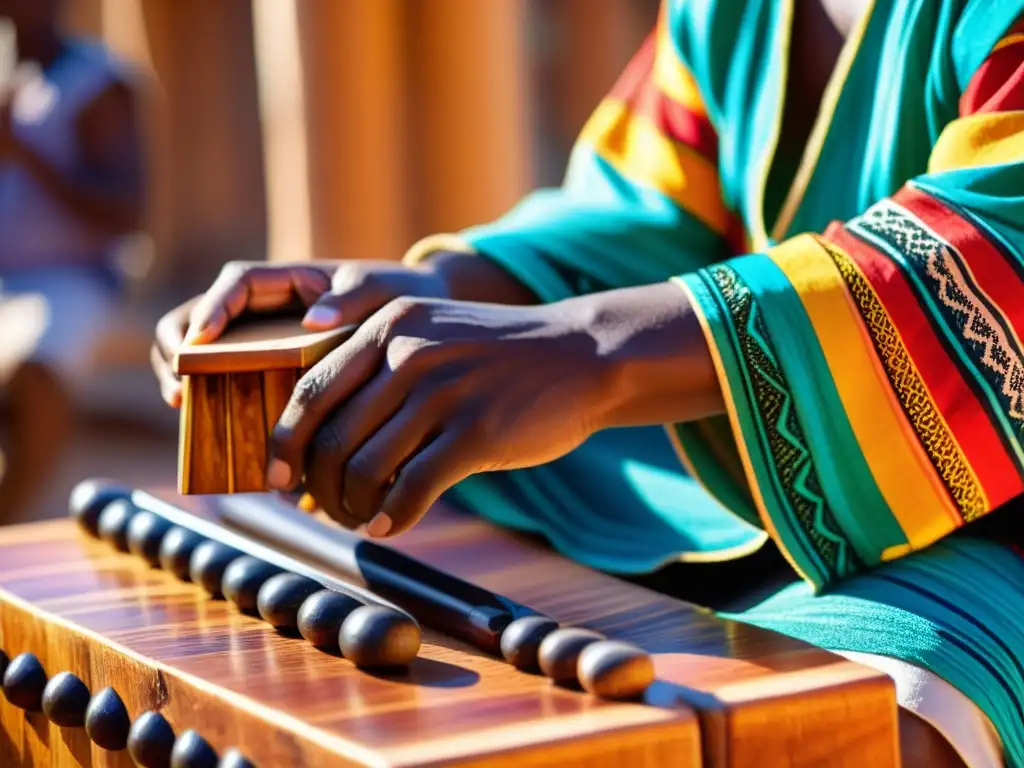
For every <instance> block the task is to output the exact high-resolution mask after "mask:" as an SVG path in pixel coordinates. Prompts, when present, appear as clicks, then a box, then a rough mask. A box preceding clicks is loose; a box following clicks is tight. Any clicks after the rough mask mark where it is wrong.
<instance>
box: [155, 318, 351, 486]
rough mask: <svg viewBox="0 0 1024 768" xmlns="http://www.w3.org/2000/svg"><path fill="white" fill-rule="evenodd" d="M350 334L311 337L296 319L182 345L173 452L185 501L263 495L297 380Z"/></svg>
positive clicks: (250, 325)
mask: <svg viewBox="0 0 1024 768" xmlns="http://www.w3.org/2000/svg"><path fill="white" fill-rule="evenodd" d="M349 333H350V329H348V328H338V329H334V330H330V331H322V332H317V333H314V332H310V331H307V330H305V329H304V328H302V326H301V322H300V320H298V319H297V318H291V319H275V320H270V321H261V322H251V321H250V322H247V323H243V324H242V325H240V326H238V327H235V328H232V329H230V330H229V331H228V332H227V333H225V334H224V336H222V337H221V338H220V339H218V340H217V341H215V342H213V343H211V344H203V345H198V346H184V347H182V348H181V349H180V350H179V351H178V354H177V355H176V357H175V361H174V364H175V370H176V371H177V372H178V373H179V374H181V376H182V383H183V394H182V409H181V428H180V435H179V448H178V491H179V493H182V494H189V495H191V494H211V493H217V494H220V493H258V492H260V491H265V490H267V487H266V464H267V438H268V437H269V435H270V431H271V430H272V429H273V427H274V424H275V423H276V422H277V419H278V418H279V417H280V415H281V413H282V412H283V411H284V407H285V405H286V404H287V402H288V398H289V397H290V396H291V394H292V391H293V390H294V389H295V384H296V382H297V381H298V379H299V377H300V376H301V374H302V373H303V372H305V371H307V370H309V368H310V367H311V366H313V365H315V364H316V363H317V362H318V361H319V360H320V359H322V358H323V357H324V356H325V355H326V354H327V353H328V352H330V351H331V350H332V349H334V347H335V346H337V345H338V344H340V343H341V342H342V341H344V339H345V338H346V337H347V336H348V334H349Z"/></svg>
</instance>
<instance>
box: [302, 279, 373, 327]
mask: <svg viewBox="0 0 1024 768" xmlns="http://www.w3.org/2000/svg"><path fill="white" fill-rule="evenodd" d="M377 282H378V281H376V280H366V279H363V280H360V281H358V282H356V283H355V284H351V283H350V284H349V285H339V281H338V280H335V281H334V286H333V287H332V288H331V290H330V291H329V292H327V293H324V294H323V295H321V296H320V298H319V299H317V300H316V302H314V303H313V304H312V305H311V306H310V308H309V309H308V310H307V312H306V315H305V317H303V318H302V325H303V327H305V328H307V329H308V330H311V331H326V330H329V329H331V328H338V327H340V326H341V325H357V324H359V323H361V322H363V320H365V319H366V318H368V317H369V316H370V315H372V314H373V313H374V312H376V311H377V310H378V309H380V308H381V306H382V305H383V304H386V303H387V302H388V300H390V298H391V296H387V295H383V294H384V293H385V292H383V291H381V290H380V286H379V285H377Z"/></svg>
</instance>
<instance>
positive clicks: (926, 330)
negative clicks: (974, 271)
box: [826, 226, 1024, 506]
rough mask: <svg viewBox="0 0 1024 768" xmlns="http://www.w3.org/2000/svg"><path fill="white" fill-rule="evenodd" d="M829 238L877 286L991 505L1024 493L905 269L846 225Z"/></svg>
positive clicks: (997, 435)
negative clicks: (935, 329) (901, 268)
mask: <svg viewBox="0 0 1024 768" xmlns="http://www.w3.org/2000/svg"><path fill="white" fill-rule="evenodd" d="M826 237H828V239H829V240H831V241H832V242H834V243H835V244H836V245H838V246H839V247H840V248H842V249H843V250H844V251H845V252H846V253H847V254H849V255H850V257H851V258H852V259H853V260H854V262H856V264H857V266H858V267H859V268H860V271H861V273H862V274H863V275H864V277H865V278H866V279H867V280H868V282H869V283H870V284H871V287H872V288H873V289H874V291H875V294H876V295H877V296H878V299H879V300H880V301H881V302H882V306H883V307H884V308H885V311H886V313H887V314H888V315H889V319H890V320H891V321H892V323H893V325H895V326H896V329H897V330H898V332H899V334H900V339H901V340H902V342H903V345H904V347H905V348H906V350H907V352H908V353H909V354H910V357H911V359H912V360H913V361H914V365H915V366H916V367H917V370H918V372H919V373H920V375H921V378H922V380H923V382H924V385H925V386H926V387H927V389H928V391H929V393H930V394H931V396H932V399H933V401H934V402H935V405H936V407H937V408H938V409H939V412H940V413H941V414H942V417H943V418H944V419H945V420H946V424H947V425H948V426H949V428H950V430H951V431H952V433H953V436H954V437H955V439H956V441H957V443H958V444H959V445H960V450H961V451H963V453H964V456H965V457H966V458H967V461H968V463H969V464H970V465H971V468H972V469H973V470H974V472H975V474H976V475H977V477H978V481H979V482H980V483H981V485H982V488H984V489H985V495H986V496H987V497H988V499H989V501H990V503H991V504H992V505H993V506H998V505H999V504H1002V503H1004V502H1006V501H1008V500H1010V499H1011V498H1013V497H1014V496H1016V495H1018V494H1020V493H1021V492H1022V490H1024V484H1022V482H1021V478H1020V476H1019V475H1018V473H1017V469H1016V466H1015V465H1014V463H1013V461H1012V460H1011V458H1010V456H1009V454H1008V453H1007V451H1006V448H1005V447H1004V446H1003V444H1002V442H1001V438H1000V435H999V433H998V432H997V431H996V430H995V428H994V427H993V426H992V423H991V422H990V421H989V418H988V415H987V414H986V412H985V410H984V409H983V408H982V406H981V403H980V402H979V401H978V399H977V397H975V395H974V392H973V391H971V388H970V387H969V386H968V385H967V382H965V381H964V379H963V378H962V377H961V375H960V372H959V370H957V367H956V365H955V364H954V363H953V361H952V360H951V359H950V357H949V355H948V354H947V353H946V350H945V348H944V347H943V346H942V344H941V342H940V341H939V339H938V338H937V337H936V336H935V333H934V332H933V330H932V328H931V325H930V324H929V322H928V318H927V317H926V316H925V314H924V312H923V311H922V310H921V308H920V307H919V306H918V303H917V299H916V298H915V296H914V294H913V292H912V291H911V289H910V286H909V285H908V284H907V282H906V280H905V279H904V277H903V275H902V273H901V272H900V270H899V267H897V266H896V265H895V264H894V263H893V262H892V261H891V260H890V259H889V258H888V257H886V256H885V255H884V254H882V253H879V252H878V251H877V250H875V249H874V248H873V247H871V246H870V245H869V244H867V243H865V242H864V241H862V240H859V239H858V238H856V237H854V236H853V235H852V234H850V233H849V232H847V231H846V229H844V228H843V227H841V226H835V227H832V228H830V229H829V230H828V231H827V232H826Z"/></svg>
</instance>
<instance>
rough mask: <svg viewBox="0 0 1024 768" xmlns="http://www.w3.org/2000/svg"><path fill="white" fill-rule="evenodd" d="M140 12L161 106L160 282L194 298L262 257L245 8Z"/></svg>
mask: <svg viewBox="0 0 1024 768" xmlns="http://www.w3.org/2000/svg"><path fill="white" fill-rule="evenodd" d="M112 2H113V6H114V7H118V6H119V5H120V2H121V0H112ZM140 2H141V7H142V17H143V20H144V25H145V34H146V38H147V40H148V44H149V51H150V55H151V57H152V66H153V69H154V71H155V74H156V77H157V79H158V81H159V82H160V84H161V87H162V91H163V95H164V98H165V105H166V118H167V124H166V131H167V137H166V138H167V147H166V152H167V162H166V165H167V172H168V176H169V178H168V179H167V186H168V197H169V200H168V211H167V217H168V224H167V227H168V230H169V232H168V240H169V242H168V244H167V249H168V250H169V251H170V253H169V254H166V255H168V256H169V257H170V259H171V260H173V269H168V270H167V275H168V278H169V279H170V278H173V279H174V280H176V281H177V282H179V283H180V285H179V286H178V289H179V290H186V291H189V292H196V291H198V290H202V289H204V288H206V287H207V286H208V285H209V284H210V281H211V280H212V279H213V277H215V276H216V274H217V272H218V271H219V269H220V266H221V264H223V263H224V262H225V261H228V260H230V259H259V258H262V257H263V255H264V253H265V239H266V227H265V213H264V208H265V204H264V195H263V161H262V144H261V139H260V126H259V111H258V103H257V92H256V79H255V57H254V51H253V34H252V10H251V7H250V5H251V0H216V2H209V0H140Z"/></svg>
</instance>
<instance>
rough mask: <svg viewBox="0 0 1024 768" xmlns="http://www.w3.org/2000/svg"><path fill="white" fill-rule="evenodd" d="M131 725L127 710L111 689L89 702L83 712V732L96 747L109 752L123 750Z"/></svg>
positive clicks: (99, 693)
mask: <svg viewBox="0 0 1024 768" xmlns="http://www.w3.org/2000/svg"><path fill="white" fill-rule="evenodd" d="M131 725H132V721H131V719H130V718H129V717H128V710H127V709H125V706H124V702H123V701H121V697H120V696H118V695H117V691H115V690H114V689H113V688H104V689H103V690H102V691H99V692H98V693H97V694H95V695H94V696H93V697H92V699H90V700H89V706H88V707H87V708H86V710H85V732H86V734H87V735H88V736H89V738H90V739H92V741H93V743H95V744H96V746H98V747H101V748H103V749H106V750H108V751H110V752H118V751H120V750H122V749H124V748H125V747H126V746H127V744H128V729H129V728H131Z"/></svg>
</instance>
